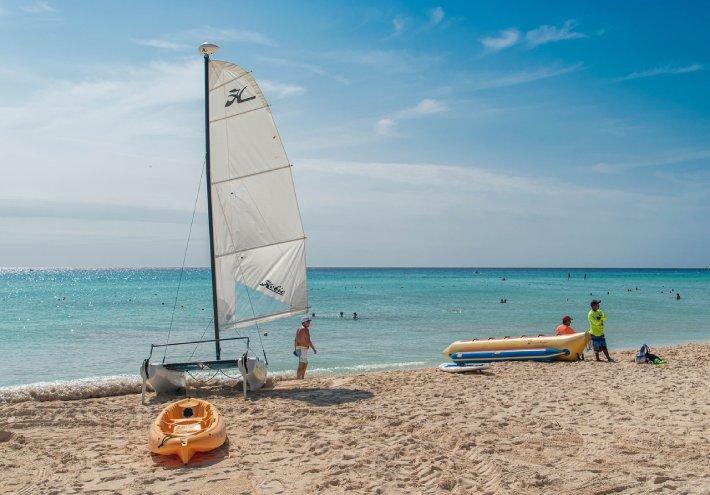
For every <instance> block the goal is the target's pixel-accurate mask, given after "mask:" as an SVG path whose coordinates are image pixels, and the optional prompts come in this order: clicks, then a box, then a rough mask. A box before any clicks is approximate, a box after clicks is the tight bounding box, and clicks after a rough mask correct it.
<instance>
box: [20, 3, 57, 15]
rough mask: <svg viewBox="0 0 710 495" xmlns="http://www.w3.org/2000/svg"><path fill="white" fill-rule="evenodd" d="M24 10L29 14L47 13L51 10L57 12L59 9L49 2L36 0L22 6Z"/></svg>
mask: <svg viewBox="0 0 710 495" xmlns="http://www.w3.org/2000/svg"><path fill="white" fill-rule="evenodd" d="M22 10H24V11H25V12H27V13H29V14H47V13H50V12H57V9H55V8H54V7H52V6H51V5H49V2H43V1H39V2H34V3H31V4H29V5H25V6H24V7H22Z"/></svg>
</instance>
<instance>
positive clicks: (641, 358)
mask: <svg viewBox="0 0 710 495" xmlns="http://www.w3.org/2000/svg"><path fill="white" fill-rule="evenodd" d="M650 351H651V349H649V347H648V346H647V345H646V344H644V345H642V346H641V349H639V352H638V353H637V354H636V364H645V363H647V362H648V361H646V354H648V353H649V352H650Z"/></svg>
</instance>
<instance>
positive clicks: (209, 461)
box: [150, 437, 229, 469]
mask: <svg viewBox="0 0 710 495" xmlns="http://www.w3.org/2000/svg"><path fill="white" fill-rule="evenodd" d="M150 456H151V458H152V459H153V463H154V464H155V465H156V466H160V467H162V468H164V469H194V468H201V467H206V466H212V465H213V464H217V463H219V462H221V461H222V460H223V459H225V458H227V457H228V456H229V437H227V439H226V440H225V441H224V443H223V444H222V446H221V447H219V448H216V449H214V450H212V451H210V452H197V453H196V454H195V455H194V456H192V459H190V462H188V463H187V464H183V463H182V461H181V460H180V458H179V457H178V456H176V455H160V454H154V453H152V452H151V454H150Z"/></svg>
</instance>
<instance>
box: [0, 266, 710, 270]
mask: <svg viewBox="0 0 710 495" xmlns="http://www.w3.org/2000/svg"><path fill="white" fill-rule="evenodd" d="M306 268H307V269H316V270H710V265H708V266H504V265H500V266H495V265H481V266H452V265H447V266H443V265H442V266H423V265H422V266H403V265H401V266H397V265H393V266H367V265H361V266H360V265H343V266H332V265H331V266H309V267H306ZM180 269H189V270H195V269H204V270H209V269H210V267H209V266H194V265H193V266H185V267H182V268H181V267H179V266H155V265H153V266H151V265H123V266H121V265H116V266H110V265H107V266H0V270H180Z"/></svg>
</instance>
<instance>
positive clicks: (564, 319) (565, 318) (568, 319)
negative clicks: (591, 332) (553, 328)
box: [562, 315, 572, 325]
mask: <svg viewBox="0 0 710 495" xmlns="http://www.w3.org/2000/svg"><path fill="white" fill-rule="evenodd" d="M562 323H564V324H565V325H569V324H570V323H572V317H571V316H568V315H565V316H563V317H562Z"/></svg>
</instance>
